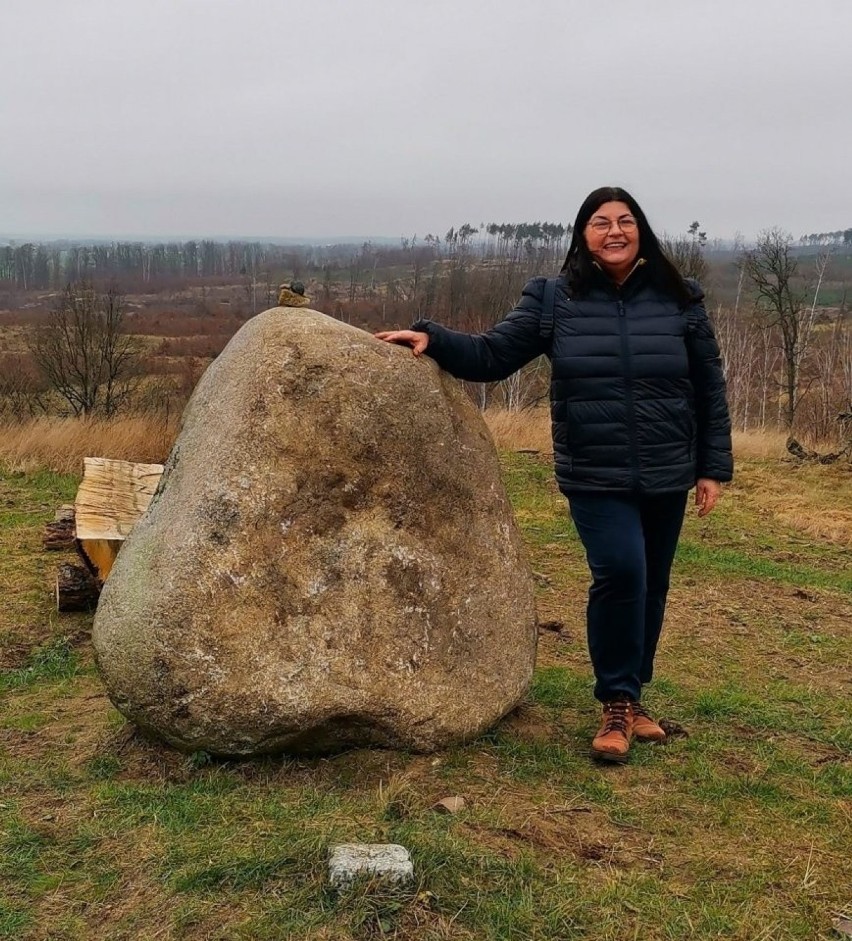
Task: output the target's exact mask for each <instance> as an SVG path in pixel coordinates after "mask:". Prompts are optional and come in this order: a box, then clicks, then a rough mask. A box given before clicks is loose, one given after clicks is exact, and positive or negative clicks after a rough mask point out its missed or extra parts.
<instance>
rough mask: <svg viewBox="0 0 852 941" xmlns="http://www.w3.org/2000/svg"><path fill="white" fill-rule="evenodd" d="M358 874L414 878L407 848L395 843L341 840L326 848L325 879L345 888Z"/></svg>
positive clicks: (404, 879)
mask: <svg viewBox="0 0 852 941" xmlns="http://www.w3.org/2000/svg"><path fill="white" fill-rule="evenodd" d="M357 876H378V877H379V878H380V879H384V880H385V881H387V882H395V883H402V882H408V881H409V880H410V879H413V878H414V866H413V865H412V863H411V857H410V856H409V854H408V850H407V849H406V848H405V847H404V846H400V845H399V844H398V843H340V844H338V845H337V846H332V847H331V849H330V850H329V852H328V879H329V882H331V884H332V885H333V886H335V887H336V888H338V889H345V888H346V887H347V886H348V885H350V884H351V883H352V882H353V880H354V879H355V878H356V877H357Z"/></svg>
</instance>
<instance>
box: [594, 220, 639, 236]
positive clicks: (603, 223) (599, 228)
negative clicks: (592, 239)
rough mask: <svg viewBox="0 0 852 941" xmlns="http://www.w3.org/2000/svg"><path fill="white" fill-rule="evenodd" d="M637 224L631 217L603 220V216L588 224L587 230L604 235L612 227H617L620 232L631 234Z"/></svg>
mask: <svg viewBox="0 0 852 941" xmlns="http://www.w3.org/2000/svg"><path fill="white" fill-rule="evenodd" d="M638 224H639V223H638V222H637V221H636V220H635V219H634V218H633V216H622V217H621V218H620V219H604V218H603V216H598V217H597V218H595V219H592V220H591V222H589V228H590V229H591V230H592V231H593V232H599V233H600V234H601V235H604V234H605V233H607V232H609V230H610V229H611V228H612V227H613V226H614V225H617V226H618V227H619V229H621V231H622V232H633V231H634V230H635V229H636V227H637V226H638Z"/></svg>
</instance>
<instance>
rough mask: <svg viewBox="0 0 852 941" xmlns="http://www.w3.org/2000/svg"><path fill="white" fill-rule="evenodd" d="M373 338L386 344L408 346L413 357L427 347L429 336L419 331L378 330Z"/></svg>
mask: <svg viewBox="0 0 852 941" xmlns="http://www.w3.org/2000/svg"><path fill="white" fill-rule="evenodd" d="M373 336H374V337H375V338H376V339H377V340H384V341H385V342H386V343H399V344H400V345H402V346H410V347H411V352H412V353H413V354H414V355H415V356H420V354H421V353H422V352H423V351H424V350H425V349H426V347H427V346H428V345H429V334H428V333H421V332H420V331H419V330H380V331H379V332H378V333H374V334H373Z"/></svg>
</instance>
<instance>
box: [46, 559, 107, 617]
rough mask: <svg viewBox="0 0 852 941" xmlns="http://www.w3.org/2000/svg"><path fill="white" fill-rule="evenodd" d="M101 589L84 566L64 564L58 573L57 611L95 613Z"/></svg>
mask: <svg viewBox="0 0 852 941" xmlns="http://www.w3.org/2000/svg"><path fill="white" fill-rule="evenodd" d="M99 595H100V588H99V587H98V583H97V582H96V581H95V579H94V578H92V575H91V573H90V572H89V571H88V570H87V569H85V568H84V567H83V566H82V565H72V564H71V563H70V562H63V563H62V565H60V566H59V568H58V570H57V572H56V610H57V611H94V609H95V608H96V607H97V604H98V596H99Z"/></svg>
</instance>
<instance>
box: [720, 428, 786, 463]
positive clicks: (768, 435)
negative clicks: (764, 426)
mask: <svg viewBox="0 0 852 941" xmlns="http://www.w3.org/2000/svg"><path fill="white" fill-rule="evenodd" d="M733 439H734V457H737V458H742V459H743V460H750V461H752V460H768V459H771V458H776V459H780V458H782V457H785V456H786V455H787V434H786V432H783V431H735V432H734V434H733Z"/></svg>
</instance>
